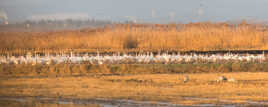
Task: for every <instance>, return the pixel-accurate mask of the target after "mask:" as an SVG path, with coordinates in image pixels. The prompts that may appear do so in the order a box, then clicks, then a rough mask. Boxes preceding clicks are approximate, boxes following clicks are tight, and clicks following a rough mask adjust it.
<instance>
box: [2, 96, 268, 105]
mask: <svg viewBox="0 0 268 107" xmlns="http://www.w3.org/2000/svg"><path fill="white" fill-rule="evenodd" d="M186 99H189V100H214V99H209V98H191V97H188V98H186ZM1 102H2V103H3V102H5V103H6V102H8V103H7V104H6V105H4V106H5V107H13V106H14V105H12V103H19V104H18V105H19V107H20V106H21V107H25V106H27V107H88V106H90V107H141V106H142V107H182V106H183V107H185V106H186V105H182V104H172V103H168V102H151V101H134V100H108V99H71V98H45V97H0V104H2V103H1ZM219 102H226V103H229V104H195V105H191V106H188V107H193V106H196V107H201V106H202V107H215V106H219V107H237V106H264V105H268V102H254V101H249V102H248V104H243V105H242V104H230V102H231V101H228V100H222V101H221V100H220V101H219ZM18 105H15V106H18Z"/></svg>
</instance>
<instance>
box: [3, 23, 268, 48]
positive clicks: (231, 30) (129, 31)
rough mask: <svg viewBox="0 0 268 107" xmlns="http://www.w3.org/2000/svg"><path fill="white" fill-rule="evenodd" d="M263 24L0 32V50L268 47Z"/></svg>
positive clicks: (112, 27) (113, 27)
mask: <svg viewBox="0 0 268 107" xmlns="http://www.w3.org/2000/svg"><path fill="white" fill-rule="evenodd" d="M267 31H268V30H267V28H266V26H264V25H254V24H246V23H241V24H238V25H229V24H226V23H209V22H207V23H190V24H164V25H154V24H118V25H111V26H106V27H104V28H97V29H90V28H88V29H81V30H68V31H54V32H1V33H0V42H1V46H0V49H1V53H4V52H15V53H23V52H24V51H25V50H26V52H27V51H58V52H62V51H64V50H71V51H74V52H78V51H85V52H89V51H96V50H105V51H114V52H118V51H126V50H134V51H137V52H139V51H152V50H176V51H189V50H196V51H214V50H252V49H255V50H261V49H268V36H267V34H268V32H267Z"/></svg>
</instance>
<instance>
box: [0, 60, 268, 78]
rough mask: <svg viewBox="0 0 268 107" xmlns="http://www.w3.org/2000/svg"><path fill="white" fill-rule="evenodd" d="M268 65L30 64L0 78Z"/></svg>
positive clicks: (3, 69) (2, 67)
mask: <svg viewBox="0 0 268 107" xmlns="http://www.w3.org/2000/svg"><path fill="white" fill-rule="evenodd" d="M267 70H268V63H246V62H232V63H231V62H230V63H221V64H220V63H207V64H204V63H199V64H198V63H197V64H191V63H188V64H117V65H105V64H104V65H91V64H54V65H41V64H37V65H35V66H32V65H30V64H20V65H10V64H0V76H2V77H8V76H80V75H99V74H108V75H125V74H159V73H160V74H165V73H166V74H169V73H174V74H176V73H210V72H268V71H267Z"/></svg>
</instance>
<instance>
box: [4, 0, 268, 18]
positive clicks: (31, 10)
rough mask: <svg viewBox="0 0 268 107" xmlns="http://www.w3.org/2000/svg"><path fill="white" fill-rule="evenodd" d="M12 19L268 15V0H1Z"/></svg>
mask: <svg viewBox="0 0 268 107" xmlns="http://www.w3.org/2000/svg"><path fill="white" fill-rule="evenodd" d="M0 9H1V10H2V11H5V12H6V14H7V16H8V20H9V21H13V22H16V21H23V20H26V19H38V18H42V17H43V18H49V17H50V16H51V17H52V16H53V17H54V18H55V17H61V16H62V17H66V18H68V17H71V18H74V17H73V16H76V17H75V18H77V17H80V16H81V17H83V18H94V19H103V20H113V21H123V20H135V21H138V22H144V21H149V22H150V21H151V22H169V21H176V22H198V21H229V20H242V19H250V20H266V19H268V14H266V13H267V10H268V0H0Z"/></svg>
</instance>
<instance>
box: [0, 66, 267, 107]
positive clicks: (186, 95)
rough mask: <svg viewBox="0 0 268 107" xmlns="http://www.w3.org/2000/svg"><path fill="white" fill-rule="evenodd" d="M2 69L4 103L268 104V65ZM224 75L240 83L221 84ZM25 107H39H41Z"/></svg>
mask: <svg viewBox="0 0 268 107" xmlns="http://www.w3.org/2000/svg"><path fill="white" fill-rule="evenodd" d="M0 68H1V78H0V100H1V98H2V97H45V98H55V99H57V98H59V99H62V98H70V99H99V98H101V99H107V100H119V99H123V100H126V99H127V100H134V101H150V102H156V103H157V102H169V103H173V104H183V105H195V104H239V105H241V104H242V105H250V104H256V103H257V104H259V103H258V102H265V101H268V82H267V81H268V79H267V76H268V73H267V72H266V70H267V64H266V63H259V64H258V63H226V64H215V63H211V64H173V65H172V64H171V65H164V64H163V65H161V64H155V65H87V64H81V65H74V64H62V65H50V66H47V65H37V66H31V65H3V64H2V65H1V66H0ZM185 75H188V76H189V78H190V80H189V81H188V82H184V81H183V78H184V76H185ZM219 76H226V77H227V78H228V79H230V78H233V79H234V80H232V81H229V82H228V81H222V82H217V79H218V78H219ZM8 102H10V101H8ZM0 104H6V105H8V106H11V107H12V106H13V105H14V106H16V105H15V104H16V103H15V102H11V103H10V104H9V103H7V102H6V101H3V100H1V101H0ZM18 104H20V103H19V102H18ZM23 104H24V105H27V106H31V104H34V105H35V106H38V104H39V102H35V103H33V101H30V102H26V103H25V102H24V103H23ZM28 104H30V105H28ZM42 106H51V107H53V106H57V107H58V106H62V105H55V104H54V105H53V104H50V103H48V105H46V104H45V105H43V103H42V104H39V106H38V107H42ZM66 106H70V107H71V106H75V104H74V105H66ZM83 106H85V105H82V107H83ZM92 106H95V105H92ZM96 106H97V105H96Z"/></svg>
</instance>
